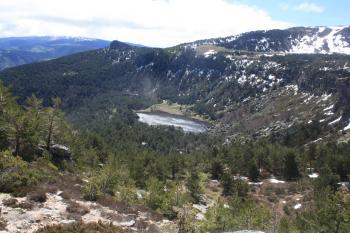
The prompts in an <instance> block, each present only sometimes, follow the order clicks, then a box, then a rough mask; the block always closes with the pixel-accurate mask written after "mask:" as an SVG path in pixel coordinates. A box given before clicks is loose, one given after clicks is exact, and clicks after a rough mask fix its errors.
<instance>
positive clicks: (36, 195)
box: [28, 189, 47, 203]
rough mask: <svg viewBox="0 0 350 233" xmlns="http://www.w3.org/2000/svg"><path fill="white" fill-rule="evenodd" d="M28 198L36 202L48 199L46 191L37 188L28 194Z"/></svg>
mask: <svg viewBox="0 0 350 233" xmlns="http://www.w3.org/2000/svg"><path fill="white" fill-rule="evenodd" d="M28 199H29V200H31V201H35V202H41V203H43V202H45V201H46V199H47V196H46V192H45V191H43V190H40V189H39V190H36V191H33V192H31V193H29V194H28Z"/></svg>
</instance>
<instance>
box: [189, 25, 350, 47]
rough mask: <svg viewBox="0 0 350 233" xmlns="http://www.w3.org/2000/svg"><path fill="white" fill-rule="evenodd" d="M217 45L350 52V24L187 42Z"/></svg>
mask: <svg viewBox="0 0 350 233" xmlns="http://www.w3.org/2000/svg"><path fill="white" fill-rule="evenodd" d="M204 44H207V45H216V46H221V47H225V48H229V49H235V50H246V51H251V52H268V53H319V54H332V53H343V54H350V27H349V26H339V27H311V28H307V27H295V28H290V29H286V30H269V31H255V32H248V33H243V34H240V35H236V36H230V37H226V38H218V39H209V40H201V41H195V42H193V43H188V44H184V45H183V46H192V47H196V46H198V45H204Z"/></svg>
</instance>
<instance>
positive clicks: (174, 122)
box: [136, 112, 208, 133]
mask: <svg viewBox="0 0 350 233" xmlns="http://www.w3.org/2000/svg"><path fill="white" fill-rule="evenodd" d="M136 114H137V115H138V117H139V121H140V122H143V123H146V124H148V125H167V126H174V127H180V128H182V129H183V131H185V132H191V133H204V132H206V131H207V130H208V124H207V123H205V122H202V121H199V120H195V119H192V118H188V117H184V116H179V115H174V114H169V113H165V112H137V113H136Z"/></svg>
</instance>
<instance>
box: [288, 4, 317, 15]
mask: <svg viewBox="0 0 350 233" xmlns="http://www.w3.org/2000/svg"><path fill="white" fill-rule="evenodd" d="M282 8H283V9H284V10H294V11H300V12H306V13H323V12H324V8H323V6H320V5H317V4H316V3H313V2H303V3H300V4H298V5H293V6H290V5H282Z"/></svg>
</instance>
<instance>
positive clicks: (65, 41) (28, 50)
mask: <svg viewBox="0 0 350 233" xmlns="http://www.w3.org/2000/svg"><path fill="white" fill-rule="evenodd" d="M108 44H109V42H108V41H105V40H98V39H90V38H82V37H49V36H43V37H9V38H0V70H2V69H5V68H9V67H13V66H18V65H23V64H28V63H33V62H38V61H45V60H50V59H54V58H58V57H62V56H65V55H70V54H73V53H78V52H83V51H87V50H94V49H100V48H104V47H107V46H108Z"/></svg>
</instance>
